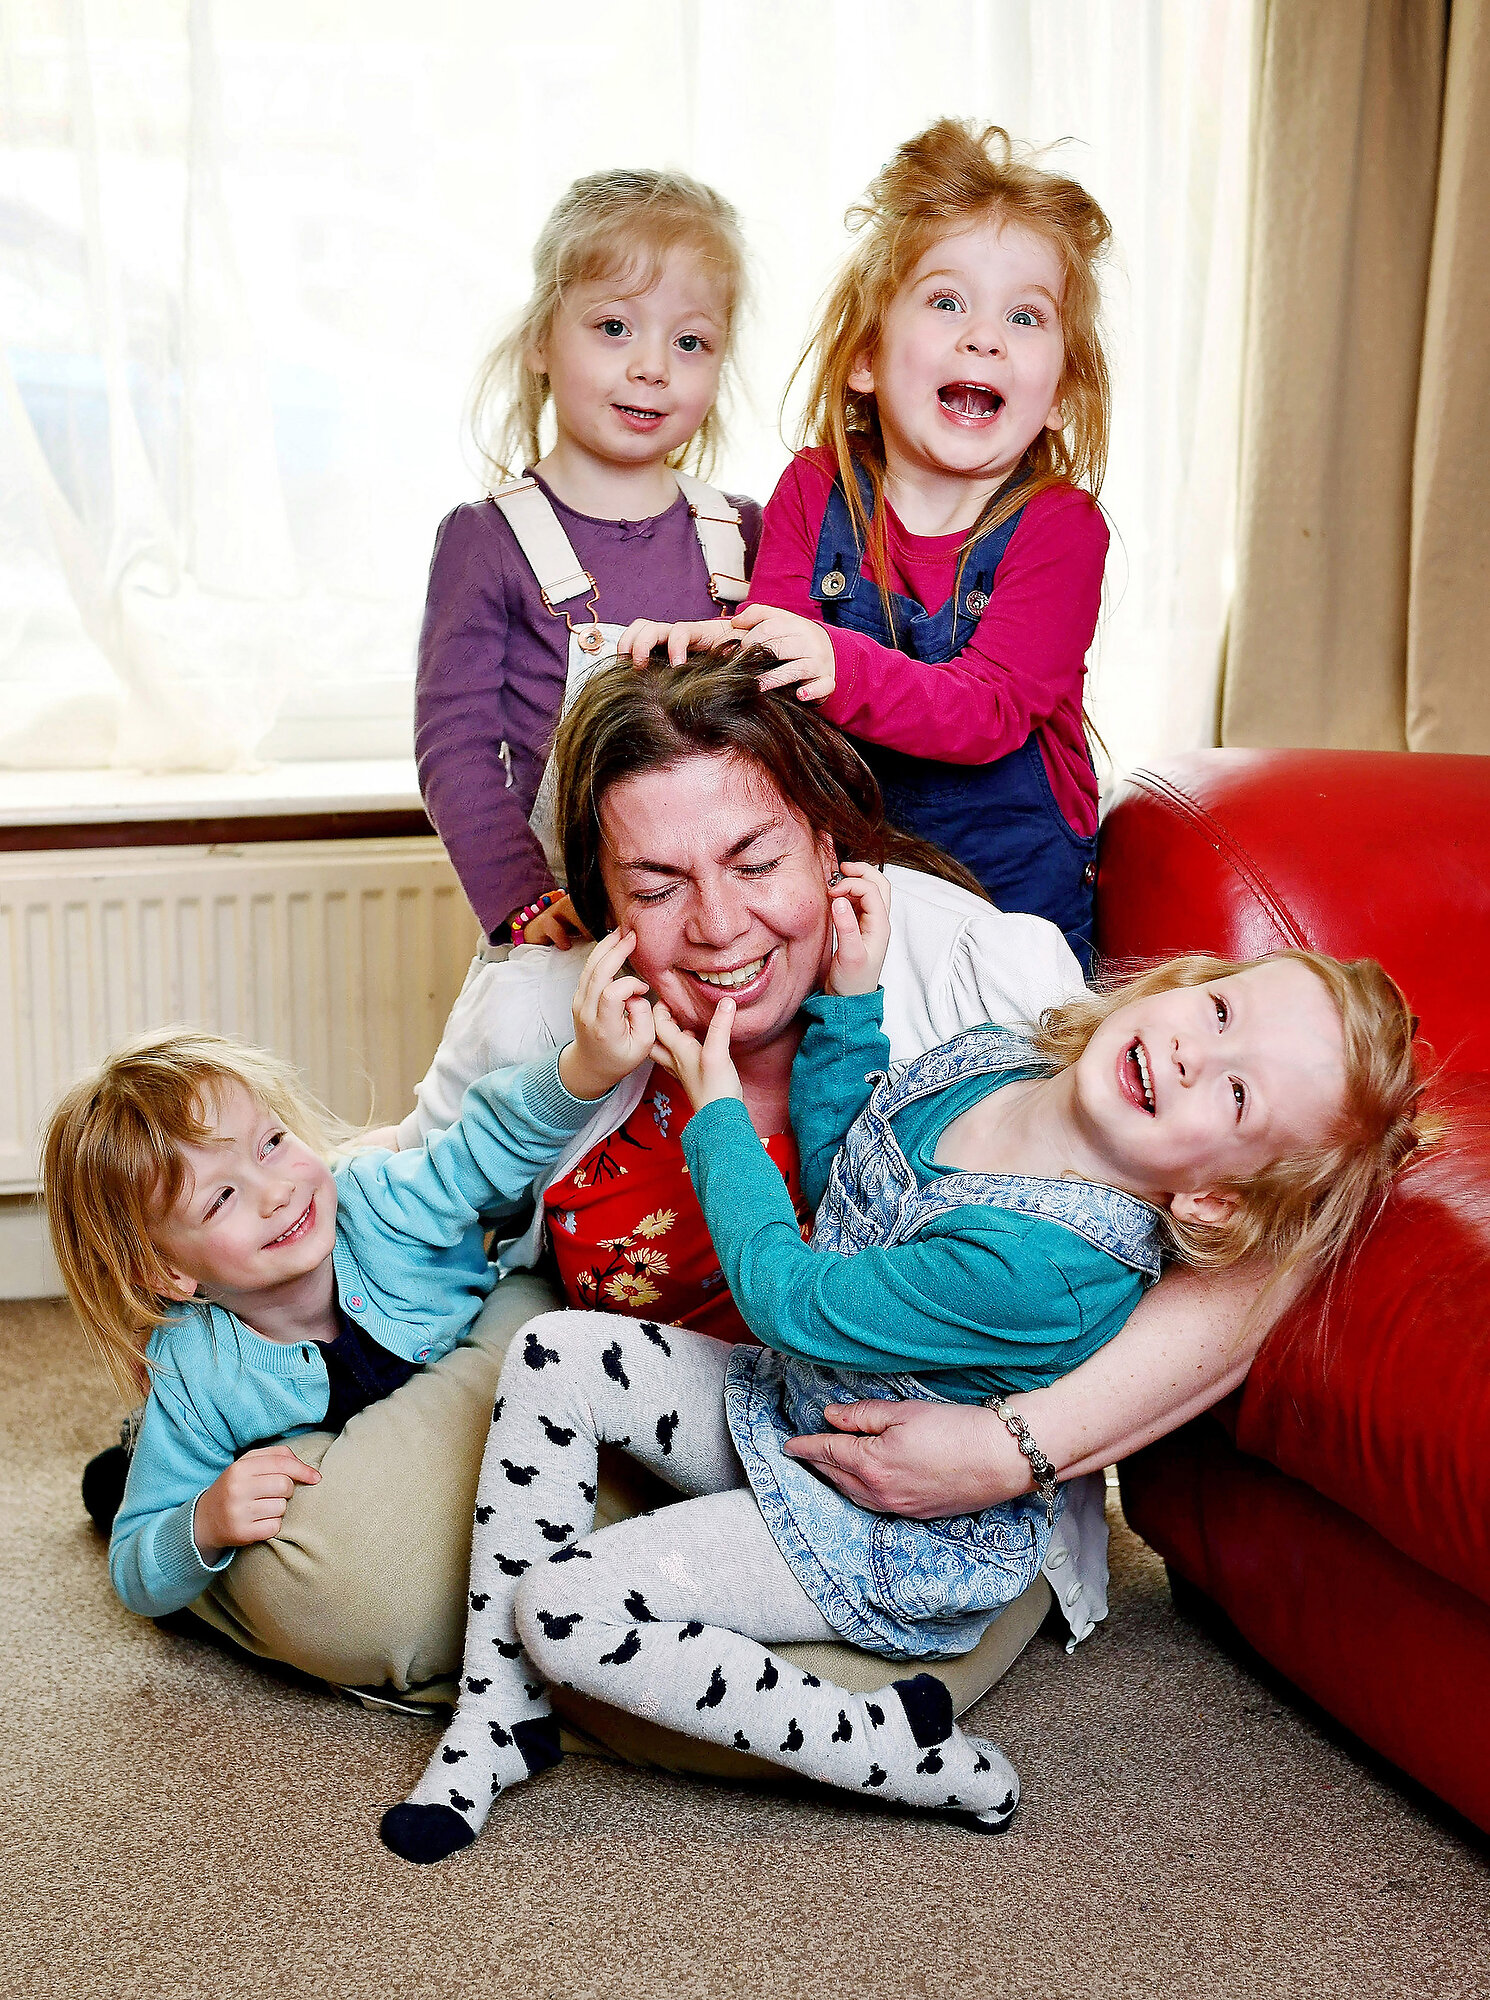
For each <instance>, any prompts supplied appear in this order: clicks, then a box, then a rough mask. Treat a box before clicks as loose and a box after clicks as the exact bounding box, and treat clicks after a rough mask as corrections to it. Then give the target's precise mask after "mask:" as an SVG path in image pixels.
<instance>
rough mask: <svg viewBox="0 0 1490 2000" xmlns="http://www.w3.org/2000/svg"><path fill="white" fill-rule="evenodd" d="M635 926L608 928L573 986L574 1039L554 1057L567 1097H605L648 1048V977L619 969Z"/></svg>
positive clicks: (633, 938) (644, 1057)
mask: <svg viewBox="0 0 1490 2000" xmlns="http://www.w3.org/2000/svg"><path fill="white" fill-rule="evenodd" d="M635 943H636V933H635V932H634V931H612V932H611V933H610V935H609V936H608V937H604V938H602V939H601V941H600V943H599V944H598V945H596V947H595V949H594V950H593V951H592V952H591V953H590V960H589V963H588V964H587V965H586V967H585V969H584V971H583V972H582V973H581V974H580V977H579V985H578V986H577V987H576V988H575V990H574V1040H573V1041H572V1042H571V1043H570V1044H569V1046H568V1048H566V1049H565V1050H564V1052H563V1054H562V1055H561V1056H560V1057H559V1081H560V1082H561V1083H562V1084H563V1086H564V1088H565V1089H566V1090H567V1091H568V1092H569V1095H570V1096H571V1097H580V1098H594V1097H605V1096H606V1095H607V1094H608V1093H609V1092H610V1091H612V1090H614V1089H615V1087H616V1085H617V1084H618V1083H619V1082H620V1081H621V1079H622V1077H623V1076H630V1074H631V1072H632V1071H633V1070H634V1069H635V1068H636V1067H637V1065H638V1064H639V1063H644V1062H645V1061H646V1060H647V1057H648V1056H649V1055H651V1053H652V1043H653V1040H654V1039H655V1037H654V1033H653V1027H652V1003H651V1002H650V1001H649V1000H648V998H647V982H646V981H645V980H644V979H638V978H637V977H636V975H635V973H629V972H624V971H623V970H622V968H623V967H624V965H625V963H626V954H627V952H629V951H630V949H631V947H632V946H633V945H634V944H635Z"/></svg>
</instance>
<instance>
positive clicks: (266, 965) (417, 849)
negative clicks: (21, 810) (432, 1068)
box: [0, 836, 477, 1194]
mask: <svg viewBox="0 0 1490 2000" xmlns="http://www.w3.org/2000/svg"><path fill="white" fill-rule="evenodd" d="M476 942H477V932H476V920H475V918H474V917H473V916H472V914H471V911H470V907H469V905H468V904H467V902H466V899H465V897H464V895H463V894H462V893H461V888H460V884H459V882H458V881H457V880H456V876H455V871H454V869H453V868H452V867H451V866H450V863H449V861H448V860H447V858H446V856H445V851H444V849H443V848H442V847H441V845H440V843H439V842H438V841H437V840H434V839H431V838H429V837H428V836H424V837H417V838H411V839H397V840H326V841H272V842H258V843H252V844H247V845H244V846H242V847H133V848H131V847H123V848H108V849H98V848H94V849H70V850H51V851H48V852H45V853H33V854H0V1194H6V1193H8V1194H16V1193H24V1192H27V1191H29V1190H32V1189H34V1188H35V1186H36V1174H37V1142H38V1137H39V1132H40V1126H41V1122H42V1120H43V1119H44V1117H45V1115H46V1112H47V1110H48V1108H49V1106H50V1105H51V1104H53V1103H54V1102H55V1100H56V1099H57V1097H58V1095H59V1094H60V1093H61V1091H63V1090H64V1089H65V1088H66V1086H67V1085H68V1084H69V1083H70V1082H71V1081H72V1080H73V1078H74V1077H76V1076H77V1075H78V1074H79V1073H80V1072H81V1071H82V1070H84V1069H85V1068H87V1066H88V1065H89V1064H90V1063H93V1062H95V1061H97V1059H98V1058H99V1057H100V1056H101V1055H103V1054H104V1052H105V1051H106V1050H107V1049H109V1048H110V1047H111V1046H112V1045H113V1044H114V1043H115V1042H117V1041H120V1040H122V1039H123V1038H124V1037H125V1036H126V1035H131V1034H134V1033H136V1032H138V1031H139V1030H141V1029H144V1028H152V1027H159V1026H163V1025H164V1024H166V1023H168V1022H173V1021H182V1022H188V1023H190V1024H192V1025H193V1026H197V1027H203V1028H211V1029H213V1030H215V1031H216V1032H217V1033H219V1034H224V1035H233V1036H236V1037H237V1038H238V1039H240V1040H242V1041H246V1042H256V1043H259V1044H261V1045H262V1046H264V1047H265V1048H270V1049H274V1050H276V1051H277V1052H278V1053H279V1054H281V1055H284V1056H288V1057H289V1058H290V1060H291V1061H292V1062H294V1063H295V1064H296V1065H297V1067H298V1068H299V1069H300V1070H301V1072H302V1074H303V1075H304V1077H305V1079H306V1081H307V1083H308V1084H309V1085H310V1087H311V1089H312V1090H313V1091H315V1093H316V1094H317V1095H318V1096H319V1097H321V1098H322V1099H324V1101H325V1102H326V1103H327V1104H329V1105H330V1106H331V1108H332V1110H333V1111H336V1112H339V1113H340V1114H341V1115H342V1117H344V1118H347V1119H350V1120H352V1121H354V1122H356V1123H358V1124H361V1123H363V1122H364V1121H366V1120H368V1119H369V1118H371V1119H372V1120H373V1122H375V1123H378V1124H382V1123H385V1122H387V1121H389V1120H391V1119H395V1118H400V1117H402V1115H403V1114H404V1112H405V1111H406V1110H408V1109H409V1107H410V1106H411V1105H412V1103H413V1101H414V1100H413V1091H414V1085H415V1084H416V1083H417V1082H418V1080H419V1078H420V1077H421V1076H422V1075H423V1074H424V1071H425V1069H426V1067H427V1066H428V1063H429V1059H430V1057H431V1055H432V1054H433V1053H434V1050H435V1046H436V1044H437V1043H438V1041H439V1039H440V1030H441V1028H442V1027H443V1026H444V1023H445V1017H446V1015H447V1014H448V1013H449V1011H450V1007H451V1004H452V1002H453V1001H454V999H455V996H456V994H457V993H458V992H459V991H460V986H461V982H462V980H463V979H464V978H465V974H466V968H467V966H468V965H469V963H470V959H471V954H472V951H473V950H474V949H475V945H476Z"/></svg>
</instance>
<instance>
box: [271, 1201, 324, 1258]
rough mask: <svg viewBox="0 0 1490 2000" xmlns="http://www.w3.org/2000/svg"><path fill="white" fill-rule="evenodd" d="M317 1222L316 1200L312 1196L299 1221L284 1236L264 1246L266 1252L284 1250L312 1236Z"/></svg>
mask: <svg viewBox="0 0 1490 2000" xmlns="http://www.w3.org/2000/svg"><path fill="white" fill-rule="evenodd" d="M315 1220H316V1198H315V1196H314V1195H312V1196H311V1198H310V1200H309V1202H308V1203H307V1204H306V1206H305V1209H304V1211H303V1213H302V1214H301V1215H300V1217H299V1219H298V1220H297V1221H295V1222H292V1223H291V1224H290V1226H289V1228H288V1229H287V1230H285V1232H284V1234H283V1235H281V1236H276V1237H273V1238H272V1239H271V1240H270V1241H269V1242H268V1243H266V1244H265V1245H264V1248H265V1249H266V1250H283V1249H284V1248H285V1247H286V1245H288V1244H291V1243H298V1242H299V1241H300V1239H301V1238H302V1237H303V1236H308V1235H309V1234H310V1232H311V1230H312V1229H313V1228H314V1227H315Z"/></svg>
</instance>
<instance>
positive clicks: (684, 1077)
mask: <svg viewBox="0 0 1490 2000" xmlns="http://www.w3.org/2000/svg"><path fill="white" fill-rule="evenodd" d="M652 1019H653V1021H654V1022H655V1023H656V1028H657V1042H656V1046H655V1047H654V1048H653V1050H652V1060H653V1061H654V1062H657V1063H661V1065H662V1067H663V1068H664V1069H665V1070H668V1071H670V1072H671V1074H672V1075H673V1076H675V1077H676V1078H677V1079H678V1081H679V1083H681V1084H682V1086H683V1088H684V1089H685V1090H686V1091H687V1092H688V1101H689V1103H690V1104H691V1105H692V1106H693V1108H694V1110H695V1111H702V1110H703V1108H704V1106H705V1105H706V1104H712V1103H713V1102H714V1100H715V1099H716V1098H719V1097H743V1096H744V1094H745V1093H744V1092H743V1091H742V1090H741V1088H740V1073H739V1071H738V1070H737V1069H736V1068H735V1065H734V1062H733V1060H732V1059H731V1056H730V1052H729V1038H730V1030H731V1029H732V1028H733V1027H734V1025H735V1003H734V1001H733V1000H721V1001H720V1002H719V1003H718V1005H717V1006H716V1007H715V1009H714V1018H713V1020H712V1021H710V1023H709V1028H708V1033H707V1034H706V1035H705V1036H704V1038H703V1040H702V1041H700V1040H699V1039H698V1036H697V1035H690V1034H689V1032H688V1030H687V1029H686V1028H680V1027H679V1026H678V1024H677V1022H676V1021H675V1020H674V1019H673V1017H672V1015H671V1014H670V1013H669V1012H668V1010H667V1008H666V1007H664V1006H663V1004H662V1002H661V1001H660V1000H659V1001H658V1002H657V1004H656V1006H655V1007H654V1008H653V1009H652Z"/></svg>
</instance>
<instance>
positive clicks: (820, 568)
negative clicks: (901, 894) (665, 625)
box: [622, 118, 1111, 964]
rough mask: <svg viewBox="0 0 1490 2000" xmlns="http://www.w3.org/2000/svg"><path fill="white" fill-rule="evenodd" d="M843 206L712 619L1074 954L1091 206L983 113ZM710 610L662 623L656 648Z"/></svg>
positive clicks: (1099, 234)
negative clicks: (769, 661)
mask: <svg viewBox="0 0 1490 2000" xmlns="http://www.w3.org/2000/svg"><path fill="white" fill-rule="evenodd" d="M850 220H851V222H853V223H855V224H856V225H857V227H858V228H859V230H860V231H861V234H860V240H859V242H858V244H857V245H856V247H855V249H854V251H853V253H852V255H851V256H850V258H849V260H848V262H847V263H846V265H845V266H844V269H843V271H842V273H841V275H840V276H839V279H838V282H837V284H836V285H835V286H834V288H833V290H832V292H831V293H830V295H829V298H828V301H827V305H826V308H825V311H824V313H823V317H822V321H821V323H820V325H819V327H818V329H817V332H816V333H815V335H814V336H813V339H812V341H811V342H810V344H809V346H808V349H807V352H806V354H805V355H804V357H803V365H804V366H806V367H810V371H811V376H810V388H809V395H808V402H807V411H806V416H805V420H804V426H803V430H804V438H803V442H804V449H803V450H802V451H801V452H800V453H799V454H798V456H797V457H796V458H795V459H794V460H793V462H792V464H791V465H789V466H788V468H787V470H786V472H785V473H784V474H783V476H782V479H781V482H780V484H779V485H778V486H777V488H776V491H775V493H774V495H773V496H772V498H771V500H770V502H769V504H768V505H767V507H766V512H765V524H764V529H763V533H762V539H761V546H760V552H759V555H758V556H757V559H756V564H755V569H754V573H753V579H752V586H751V595H752V602H751V603H750V604H748V605H747V606H745V607H744V609H743V610H742V611H741V612H739V613H738V614H737V615H736V617H735V618H734V620H733V621H732V622H733V625H734V626H735V627H736V628H740V629H743V630H748V631H749V632H750V634H751V637H752V638H753V639H756V640H760V641H764V642H765V643H767V644H769V645H770V647H771V648H772V650H773V651H774V652H775V653H776V655H777V657H778V659H779V660H780V661H781V667H780V669H779V671H778V672H776V673H773V674H771V675H769V676H768V677H767V678H766V681H765V683H764V684H765V685H767V686H770V685H773V684H777V683H784V682H788V681H796V682H798V683H800V685H799V688H798V692H799V694H800V695H801V696H802V697H803V698H804V699H805V700H811V701H821V702H822V703H823V706H824V711H825V713H826V714H827V715H829V716H830V717H831V718H832V719H833V721H835V722H836V723H838V724H839V725H840V726H841V727H842V728H843V729H845V730H847V731H848V732H849V734H850V735H852V736H853V737H854V738H855V739H856V740H857V742H858V745H859V747H860V749H861V750H862V751H863V752H864V754H865V756H866V757H867V759H868V760H869V762H870V763H871V764H872V765H873V767H874V770H875V772H876V775H877V776H878V777H879V780H880V783H881V786H882V788H883V790H884V794H885V804H886V809H887V811H888V812H889V814H890V816H891V817H892V818H893V819H894V820H896V821H897V822H898V823H899V824H900V825H902V826H904V827H906V828H907V829H909V830H911V831H913V832H915V833H918V834H920V835H922V836H924V837H925V838H927V839H930V840H934V841H936V842H937V843H938V845H939V846H941V847H944V848H946V849H947V850H948V851H949V852H950V853H952V854H955V855H956V856H957V857H958V859H959V860H961V861H962V862H964V863H965V864H966V865H967V866H968V867H969V868H971V869H972V871H973V872H974V874H975V875H976V876H977V877H978V879H979V881H980V882H982V883H983V885H984V887H985V888H986V889H987V890H988V892H989V894H990V895H991V896H992V897H993V899H994V901H995V902H996V903H998V904H999V905H1000V907H1002V908H1004V909H1009V910H1022V911H1030V912H1033V913H1034V914H1036V915H1038V916H1043V917H1048V918H1050V919H1051V920H1052V921H1053V922H1055V923H1056V924H1058V925H1059V926H1060V928H1061V930H1062V931H1064V932H1065V934H1066V936H1067V938H1068V939H1069V941H1070V943H1071V945H1072V946H1073V948H1074V949H1075V951H1076V953H1077V955H1078V957H1080V958H1081V959H1082V960H1083V962H1084V963H1088V964H1089V962H1090V957H1091V915H1092V882H1093V879H1094V877H1095V853H1096V832H1097V780H1096V774H1095V772H1094V770H1093V768H1092V759H1091V753H1090V750H1089V749H1088V745H1087V737H1086V730H1085V726H1084V718H1083V711H1082V687H1083V681H1084V677H1085V673H1086V655H1087V651H1088V649H1089V647H1090V645H1091V642H1092V635H1093V633H1094V631H1095V629H1096V622H1097V612H1098V609H1099V605H1100V601H1101V592H1102V571H1103V566H1104V564H1105V561H1106V556H1107V526H1106V523H1105V521H1104V520H1103V518H1102V515H1101V512H1100V511H1099V509H1098V507H1097V502H1096V494H1097V491H1098V489H1099V488H1100V485H1101V480H1102V472H1103V468H1104V465H1105V462H1106V456H1107V435H1108V421H1109V390H1108V376H1107V367H1106V363H1105V361H1104V359H1103V355H1102V349H1101V344H1100V339H1099V335H1098V328H1097V312H1098V306H1099V302H1100V300H1099V289H1098V280H1097V265H1098V262H1099V260H1100V258H1101V256H1102V253H1103V252H1104V250H1105V249H1106V247H1107V244H1108V241H1109V239H1110V234H1111V232H1110V229H1109V225H1108V222H1107V218H1106V217H1105V216H1104V215H1103V213H1102V211H1101V209H1100V208H1099V207H1098V206H1097V204H1096V203H1095V202H1094V201H1093V200H1092V198H1091V197H1090V195H1088V194H1087V193H1086V192H1085V190H1084V189H1082V188H1081V187H1079V186H1078V185H1077V184H1076V183H1075V182H1074V181H1071V180H1067V179H1064V178H1063V177H1061V176H1059V175H1056V174H1052V173H1048V172H1046V171H1044V170H1043V169H1041V168H1039V167H1037V166H1035V165H1033V164H1031V163H1030V162H1029V161H1027V160H1023V159H1019V158H1016V157H1015V155H1014V150H1013V147H1012V145H1011V142H1010V140H1009V138H1008V135H1007V134H1006V133H1005V132H1003V131H1002V130H1001V129H1000V128H999V127H997V126H990V127H988V128H987V129H986V130H981V131H980V130H978V129H977V128H975V127H974V126H972V125H970V124H966V123H962V122H959V121H957V120H955V119H950V118H948V119H942V120H941V121H939V122H938V123H937V124H935V125H933V126H931V127H930V129H929V130H927V131H926V132H923V133H922V134H920V136H919V137H917V138H915V139H912V140H910V141H909V142H908V143H907V144H906V145H904V146H902V147H901V148H900V150H899V151H898V152H897V153H896V154H895V156H894V158H893V159H892V160H891V161H890V162H889V164H888V165H887V166H886V167H885V168H884V169H883V171H882V172H881V173H880V174H879V176H878V177H877V179H876V180H875V181H874V182H873V183H872V184H871V187H870V190H869V196H868V199H867V201H866V202H865V203H864V204H863V206H862V207H860V208H859V209H858V210H857V211H854V212H851V217H850ZM721 629H722V628H721V626H720V625H719V624H718V623H713V624H711V625H710V626H708V627H707V628H699V627H691V626H689V627H674V628H673V630H672V635H671V637H670V639H669V647H670V650H671V652H672V655H673V657H674V658H675V659H681V658H682V656H683V653H684V651H685V650H686V648H687V647H688V645H689V643H690V641H691V640H693V639H694V638H695V637H696V636H701V635H702V633H703V632H705V631H707V633H708V634H709V636H710V637H711V638H714V639H717V638H718V636H719V634H720V631H721ZM656 635H657V628H655V627H647V628H641V627H636V628H633V634H632V635H628V638H629V642H630V643H629V644H628V640H623V642H622V645H623V648H625V649H626V650H630V651H632V652H633V653H634V654H636V655H637V656H642V655H644V652H645V649H646V647H647V646H648V645H649V644H650V643H651V642H652V640H653V639H654V638H655V637H656Z"/></svg>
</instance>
